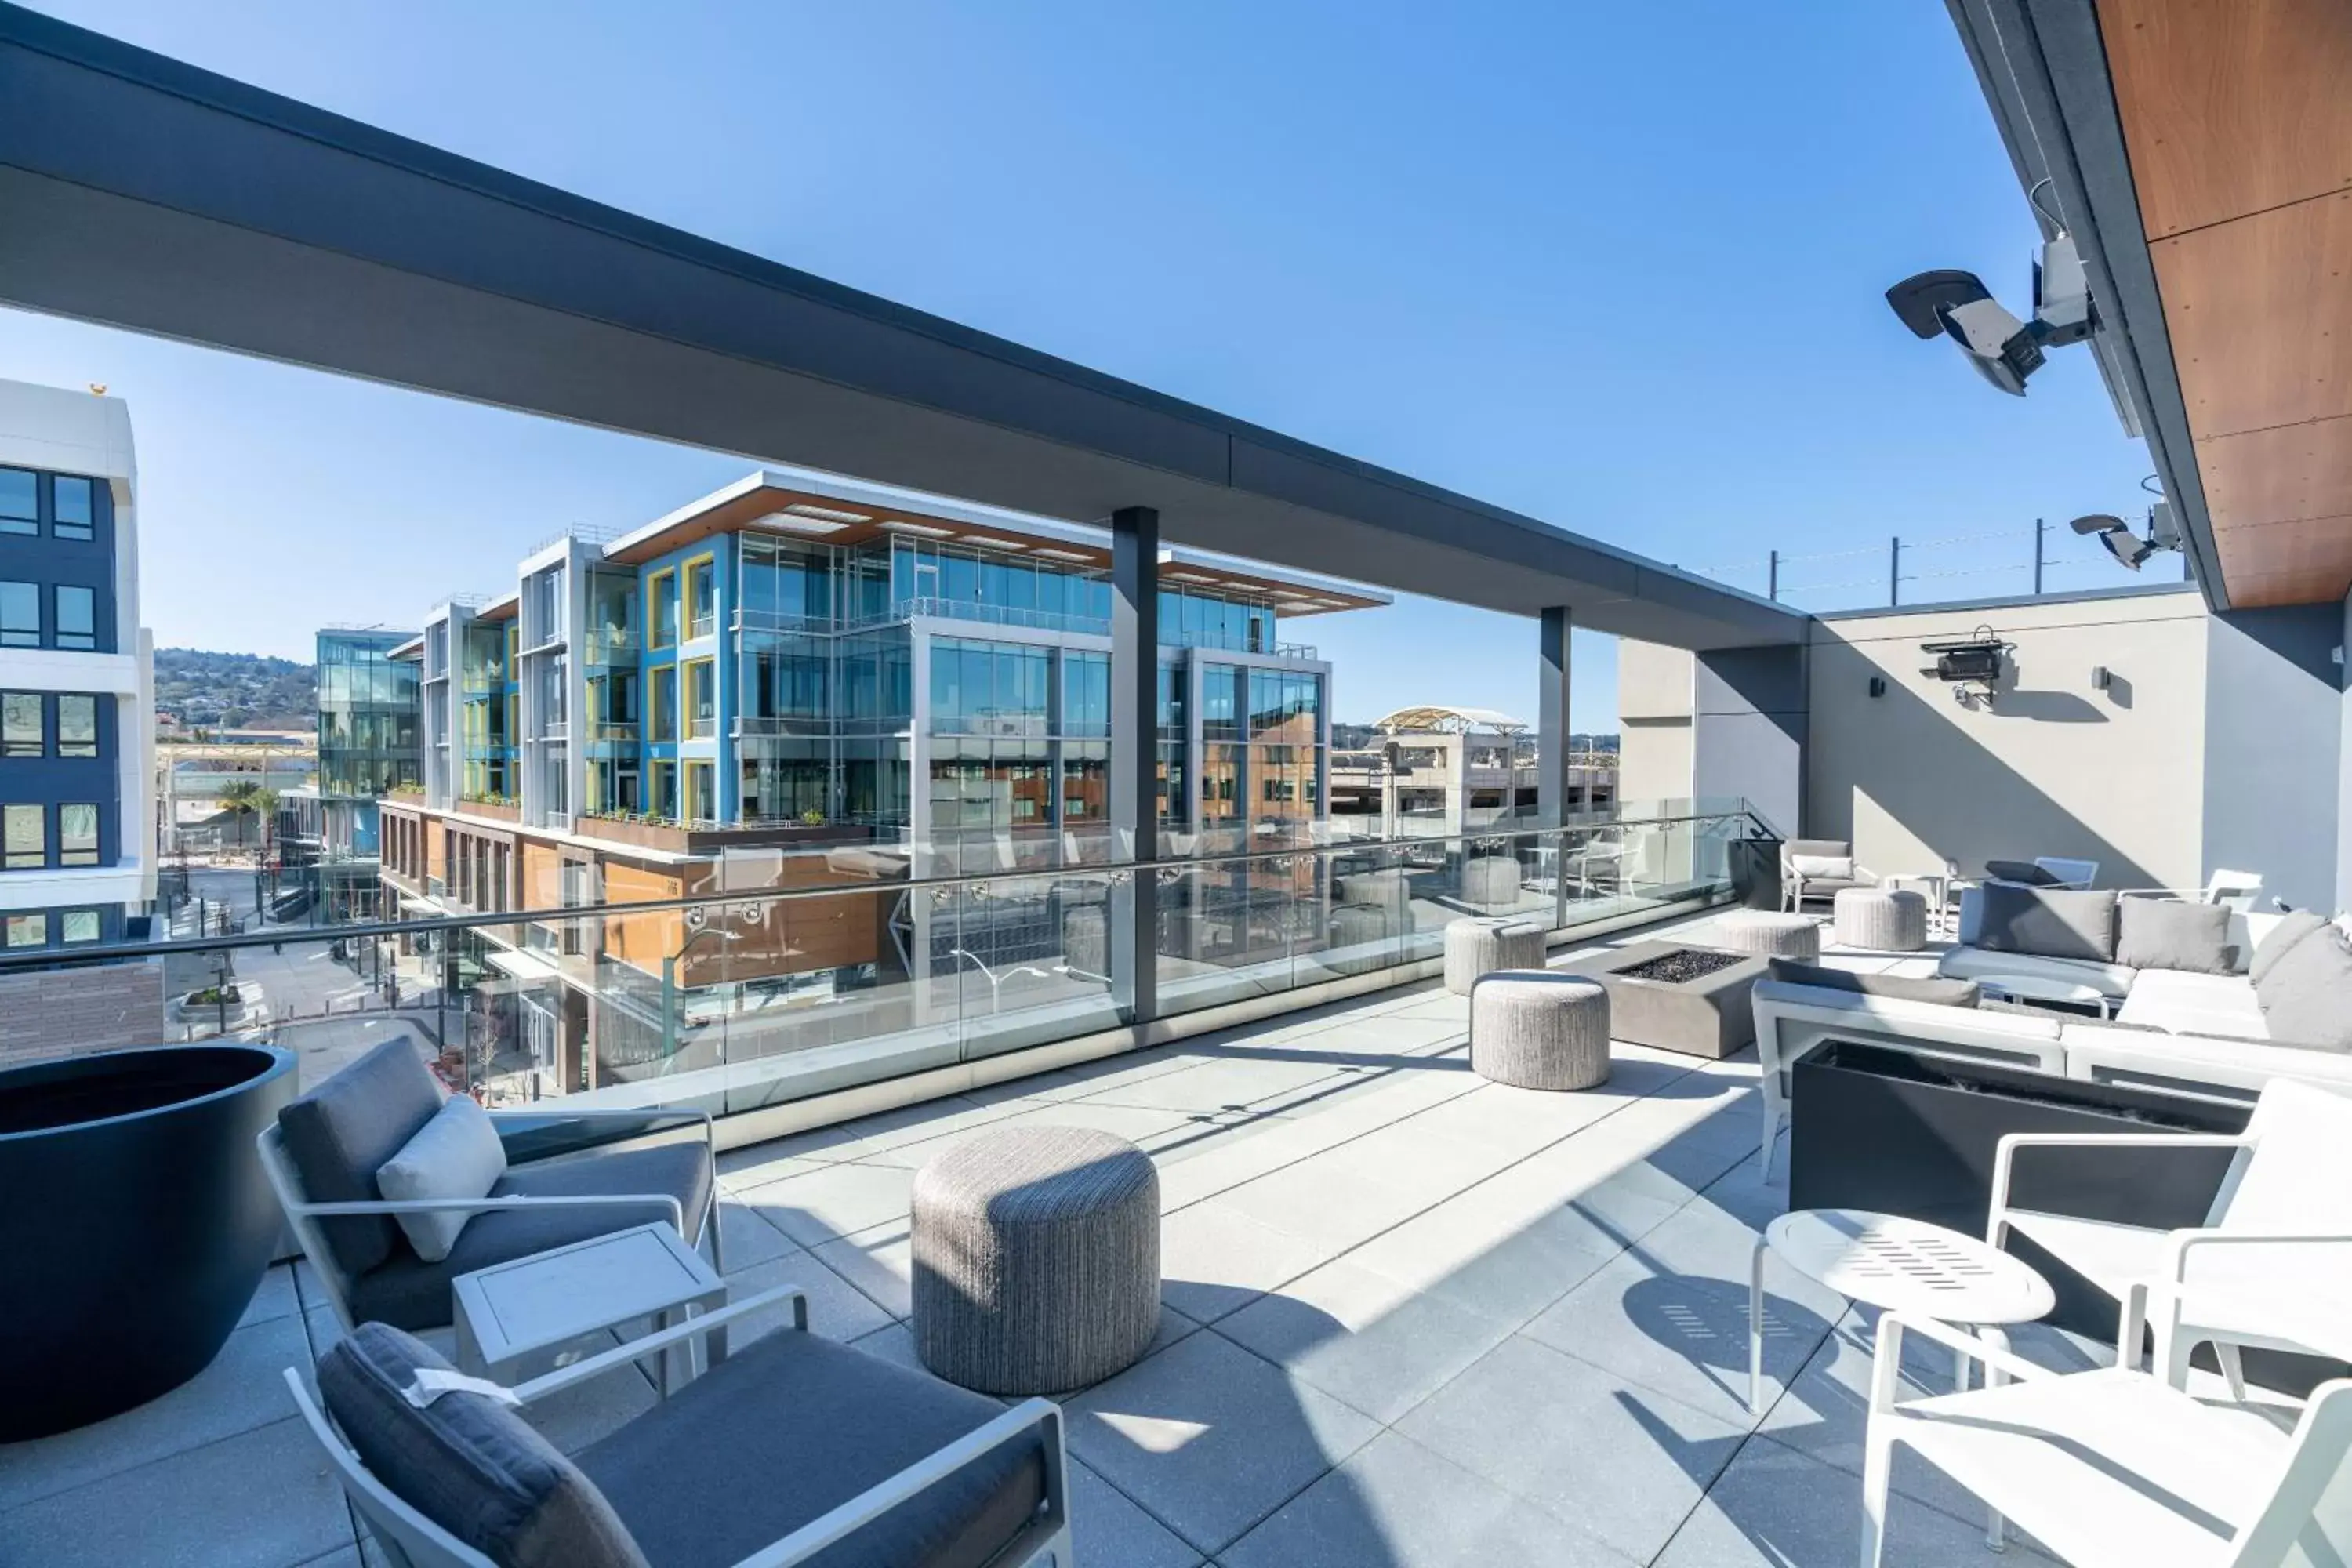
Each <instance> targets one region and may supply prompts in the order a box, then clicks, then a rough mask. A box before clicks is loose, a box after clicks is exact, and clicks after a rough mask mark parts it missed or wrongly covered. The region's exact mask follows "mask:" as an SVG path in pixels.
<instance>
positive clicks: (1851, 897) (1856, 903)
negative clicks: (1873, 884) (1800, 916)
mask: <svg viewBox="0 0 2352 1568" xmlns="http://www.w3.org/2000/svg"><path fill="white" fill-rule="evenodd" d="M1832 909H1833V910H1835V911H1836V912H1835V914H1834V915H1833V916H1832V926H1831V934H1832V936H1833V937H1834V938H1835V939H1836V941H1837V943H1838V945H1839V946H1840V947H1866V948H1869V949H1871V950H1873V951H1874V952H1918V951H1919V950H1920V949H1921V948H1923V947H1925V946H1927V895H1926V894H1924V893H1915V892H1913V891H1911V890H1910V889H1908V888H1842V889H1839V890H1838V893H1837V897H1836V898H1835V899H1834V900H1832Z"/></svg>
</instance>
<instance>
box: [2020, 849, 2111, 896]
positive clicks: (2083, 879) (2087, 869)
mask: <svg viewBox="0 0 2352 1568" xmlns="http://www.w3.org/2000/svg"><path fill="white" fill-rule="evenodd" d="M2033 863H2034V864H2035V865H2037V866H2039V867H2041V868H2042V869H2043V870H2045V871H2047V872H2049V873H2050V874H2051V875H2052V876H2053V877H2055V878H2057V879H2058V880H2056V881H2054V882H2053V883H2051V884H2050V886H2052V887H2053V888H2077V889H2080V888H2088V887H2089V886H2090V885H2091V884H2092V883H2093V882H2095V881H2097V880H2098V879H2099V863H2098V862H2097V861H2096V860H2070V859H2068V858H2065V857H2064V856H2063V855H2036V856H2035V857H2034V858H2033Z"/></svg>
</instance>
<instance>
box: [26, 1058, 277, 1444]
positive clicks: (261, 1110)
mask: <svg viewBox="0 0 2352 1568" xmlns="http://www.w3.org/2000/svg"><path fill="white" fill-rule="evenodd" d="M293 1096H294V1055H293V1053H292V1052H290V1051H281V1050H278V1049H275V1048H273V1047H268V1046H253V1045H240V1044H218V1045H215V1044H205V1045H194V1046H163V1047H154V1048H152V1049H146V1050H133V1051H108V1052H104V1053H101V1054H98V1055H92V1056H86V1057H71V1058H66V1059H65V1060H62V1061H53V1062H41V1063H37V1064H35V1065H33V1066H31V1067H22V1068H13V1069H10V1070H8V1071H5V1072H0V1442H16V1441H19V1440H22V1439H24V1438H27V1437H42V1436H48V1435H49V1434H50V1433H53V1432H62V1431H66V1430H68V1428H70V1427H75V1426H87V1425H88V1424H89V1423H90V1422H92V1421H96V1420H99V1419H100V1418H102V1417H104V1416H108V1415H114V1414H116V1413H117V1412H119V1411H123V1410H128V1409H130V1408H131V1406H132V1405H143V1404H145V1403H146V1402H147V1401H148V1400H150V1399H152V1398H154V1397H155V1396H156V1395H158V1394H163V1393H166V1392H168V1391H170V1390H172V1389H173V1388H176V1387H178V1386H179V1385H180V1384H183V1383H185V1382H186V1381H187V1380H188V1379H189V1378H191V1377H194V1375H195V1374H196V1373H199V1372H202V1371H203V1370H204V1369H205V1367H206V1366H207V1365H209V1364H210V1363H211V1362H212V1359H213V1357H214V1356H215V1355H216V1354H218V1353H219V1352H220V1348H221V1344H222V1342H224V1341H226V1339H227V1338H228V1336H229V1331H231V1330H232V1329H234V1328H236V1321H237V1319H238V1318H239V1317H240V1316H242V1315H243V1314H244V1311H245V1309H246V1305H247V1303H248V1302H249V1301H251V1300H252V1299H253V1292H254V1290H255V1289H257V1287H258V1286H259V1285H260V1283H261V1276H262V1273H263V1271H264V1270H265V1269H267V1268H268V1267H269V1260H270V1256H271V1254H272V1253H273V1252H274V1251H275V1250H276V1247H277V1242H278V1228H279V1226H280V1224H281V1223H282V1220H281V1216H280V1215H279V1212H278V1200H277V1198H276V1195H275V1194H272V1193H271V1191H270V1188H269V1182H268V1177H267V1176H265V1175H264V1174H263V1173H262V1169H261V1157H260V1155H259V1154H258V1153H257V1152H256V1150H255V1148H254V1140H255V1139H256V1138H257V1136H258V1135H259V1134H260V1132H261V1130H262V1129H263V1128H264V1127H266V1126H268V1125H269V1123H270V1122H271V1121H274V1120H275V1119H276V1117H277V1115H278V1107H280V1106H282V1105H284V1104H285V1103H286V1102H287V1101H288V1100H291V1099H292V1098H293Z"/></svg>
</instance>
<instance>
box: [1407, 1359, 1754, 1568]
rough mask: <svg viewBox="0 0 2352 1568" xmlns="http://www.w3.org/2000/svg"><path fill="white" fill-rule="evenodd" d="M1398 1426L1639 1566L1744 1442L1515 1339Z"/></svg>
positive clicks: (1724, 1428) (1688, 1411) (1702, 1416)
mask: <svg viewBox="0 0 2352 1568" xmlns="http://www.w3.org/2000/svg"><path fill="white" fill-rule="evenodd" d="M1396 1429H1397V1430H1398V1431H1400V1432H1402V1433H1403V1434H1404V1435H1405V1436H1408V1437H1411V1438H1412V1440H1413V1441H1415V1442H1416V1443H1420V1444H1422V1445H1423V1447H1428V1448H1431V1449H1433V1450H1435V1451H1436V1452H1438V1453H1440V1454H1443V1455H1444V1456H1445V1457H1446V1458H1449V1459H1451V1460H1453V1461H1454V1463H1455V1464H1457V1465H1460V1466H1462V1467H1463V1468H1465V1469H1467V1470H1470V1471H1472V1472H1474V1473H1475V1474H1477V1475H1479V1476H1482V1477H1484V1478H1485V1479H1487V1480H1489V1481H1492V1482H1494V1483H1495V1484H1496V1486H1499V1487H1501V1488H1503V1489H1505V1490H1507V1491H1509V1492H1510V1493H1512V1494H1513V1495H1514V1496H1517V1497H1520V1498H1524V1499H1526V1500H1528V1501H1529V1502H1532V1503H1535V1504H1536V1505H1537V1506H1538V1507H1539V1508H1542V1509H1545V1510H1548V1511H1549V1512H1551V1513H1553V1514H1556V1515H1558V1516H1559V1518H1560V1519H1562V1520H1565V1521H1568V1522H1570V1523H1571V1524H1574V1525H1576V1526H1578V1527H1579V1528H1580V1529H1582V1530H1585V1531H1589V1532H1591V1534H1593V1535H1596V1536H1598V1537H1600V1538H1601V1540H1602V1541H1604V1542H1607V1543H1608V1544H1609V1545H1610V1546H1612V1547H1614V1548H1615V1549H1616V1550H1618V1551H1619V1552H1623V1553H1625V1555H1627V1556H1628V1557H1631V1558H1633V1559H1635V1560H1636V1561H1638V1562H1643V1563H1646V1562H1648V1561H1649V1560H1650V1559H1651V1558H1652V1557H1653V1556H1654V1555H1656V1554H1657V1552H1658V1551H1659V1550H1660V1549H1661V1548H1662V1547H1664V1545H1665V1543H1666V1542H1667V1540H1668V1539H1669V1538H1671V1537H1672V1536H1673V1534H1674V1532H1675V1530H1676V1529H1677V1528H1678V1527H1679V1526H1680V1525H1681V1524H1682V1522H1683V1520H1684V1519H1685V1517H1686V1516H1688V1514H1689V1513H1690V1510H1692V1509H1693V1508H1694V1507H1695V1506H1696V1505H1697V1502H1698V1500H1699V1496H1700V1494H1701V1493H1702V1492H1704V1491H1705V1490H1706V1487H1707V1484H1708V1483H1709V1482H1711V1481H1713V1480H1714V1479H1715V1478H1716V1476H1717V1473H1719V1472H1720V1471H1721V1470H1722V1468H1723V1467H1724V1466H1725V1465H1727V1464H1728V1463H1730V1461H1731V1456H1732V1455H1733V1454H1734V1453H1735V1452H1736V1451H1737V1450H1738V1447H1739V1445H1740V1444H1741V1442H1742V1441H1744V1440H1745V1439H1746V1437H1747V1426H1746V1424H1745V1423H1744V1422H1730V1421H1726V1420H1723V1419H1721V1418H1720V1417H1718V1416H1714V1415H1707V1414H1706V1413H1705V1412H1704V1411H1699V1410H1694V1409H1692V1408H1691V1407H1690V1406H1688V1405H1681V1404H1678V1403H1676V1402H1675V1401H1674V1400H1671V1399H1668V1398H1666V1397H1664V1395H1661V1394H1651V1393H1649V1392H1647V1391H1643V1390H1633V1389H1628V1388H1627V1387H1626V1386H1625V1385H1624V1384H1623V1383H1622V1380H1620V1379H1618V1378H1615V1377H1613V1376H1612V1375H1610V1374H1609V1373H1605V1372H1603V1371H1601V1369H1600V1368H1599V1367H1597V1366H1594V1365H1591V1363H1586V1362H1580V1361H1578V1360H1576V1359H1575V1358H1574V1357H1572V1356H1567V1355H1563V1354H1561V1353H1560V1352H1558V1351H1555V1350H1552V1349H1550V1348H1549V1347H1548V1346H1545V1345H1542V1344H1538V1343H1537V1342H1535V1341H1533V1340H1530V1339H1528V1338H1527V1337H1525V1336H1524V1335H1515V1336H1513V1337H1512V1338H1510V1339H1508V1340H1506V1341H1505V1342H1502V1343H1501V1344H1500V1345H1497V1346H1496V1348H1495V1350H1494V1351H1493V1352H1491V1353H1489V1354H1488V1355H1486V1357H1484V1358H1483V1359H1482V1360H1480V1361H1479V1362H1478V1363H1477V1364H1476V1365H1475V1366H1473V1367H1471V1368H1470V1369H1469V1370H1468V1371H1466V1372H1465V1373H1463V1374H1462V1375H1461V1376H1459V1377H1457V1378H1455V1379H1454V1381H1453V1382H1451V1383H1449V1384H1446V1385H1445V1386H1444V1388H1443V1389H1441V1390H1439V1391H1438V1392H1437V1393H1436V1394H1434V1395H1433V1396H1432V1397H1431V1398H1430V1399H1428V1400H1427V1401H1425V1402H1423V1404H1422V1405H1420V1406H1419V1408H1417V1409H1415V1410H1413V1411H1412V1413H1411V1414H1410V1415H1406V1416H1405V1417H1404V1418H1403V1419H1402V1421H1399V1422H1398V1423H1397V1424H1396Z"/></svg>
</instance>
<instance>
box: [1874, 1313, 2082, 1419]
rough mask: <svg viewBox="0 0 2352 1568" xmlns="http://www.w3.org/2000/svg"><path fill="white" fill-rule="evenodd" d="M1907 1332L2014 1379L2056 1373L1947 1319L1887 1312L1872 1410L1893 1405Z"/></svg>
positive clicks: (1882, 1319)
mask: <svg viewBox="0 0 2352 1568" xmlns="http://www.w3.org/2000/svg"><path fill="white" fill-rule="evenodd" d="M1906 1333H1910V1334H1917V1335H1919V1336H1920V1337H1921V1338H1923V1339H1930V1340H1933V1341H1935V1342H1937V1344H1939V1345H1942V1346H1944V1347H1945V1348H1946V1349H1947V1350H1951V1351H1957V1352H1958V1353H1960V1354H1961V1355H1964V1356H1967V1357H1968V1358H1969V1360H1970V1361H1974V1362H1979V1363H1982V1364H1983V1365H1984V1367H1985V1369H1986V1370H1987V1371H1988V1372H1998V1373H2002V1374H2003V1375H2005V1376H2007V1377H2009V1378H2010V1379H2011V1381H2013V1382H2018V1383H2023V1382H2026V1381H2028V1380H2030V1379H2033V1378H2042V1377H2053V1376H2056V1375H2058V1374H2056V1373H2053V1372H2052V1371H2051V1370H2050V1369H2049V1368H2048V1367H2042V1366H2036V1365H2034V1364H2033V1363H2032V1362H2030V1361H2027V1360H2026V1359H2025V1358H2024V1357H2022V1356H2021V1355H2017V1354H2015V1353H2014V1352H2010V1351H2005V1350H2000V1349H1998V1348H1996V1347H1995V1346H1992V1345H1989V1344H1987V1343H1985V1342H1984V1341H1982V1340H1980V1339H1978V1338H1977V1337H1976V1336H1975V1335H1973V1334H1969V1333H1964V1332H1962V1331H1960V1330H1958V1329H1956V1328H1954V1327H1952V1326H1951V1325H1950V1324H1949V1323H1939V1322H1936V1321H1933V1320H1932V1319H1927V1318H1906V1317H1905V1316H1904V1315H1903V1314H1902V1313H1900V1312H1887V1313H1884V1314H1882V1315H1881V1316H1880V1318H1879V1320H1878V1343H1877V1350H1876V1352H1875V1354H1876V1356H1877V1360H1876V1362H1875V1363H1874V1366H1873V1368H1872V1376H1871V1388H1870V1407H1871V1409H1872V1410H1874V1411H1877V1410H1892V1409H1894V1408H1895V1390H1896V1389H1897V1388H1899V1387H1900V1386H1902V1382H1903V1336H1904V1335H1905V1334H1906Z"/></svg>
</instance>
